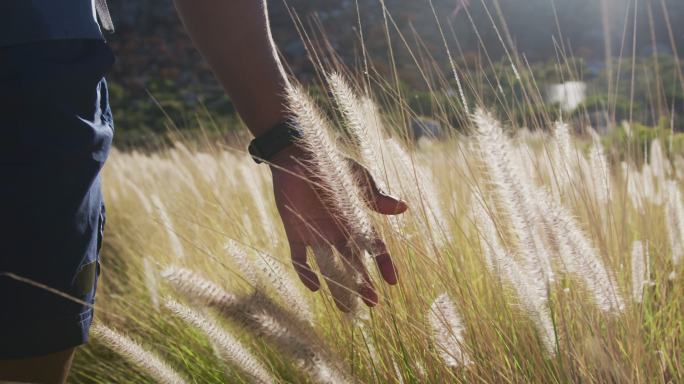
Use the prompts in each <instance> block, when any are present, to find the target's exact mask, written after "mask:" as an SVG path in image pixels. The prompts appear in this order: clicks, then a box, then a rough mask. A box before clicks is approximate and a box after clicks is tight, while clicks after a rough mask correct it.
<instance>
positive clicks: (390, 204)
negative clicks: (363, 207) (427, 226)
mask: <svg viewBox="0 0 684 384" xmlns="http://www.w3.org/2000/svg"><path fill="white" fill-rule="evenodd" d="M345 160H346V161H347V166H348V167H349V170H350V171H351V172H352V175H354V178H355V179H356V180H357V182H358V183H359V187H360V188H361V192H362V193H363V197H364V200H365V202H366V204H367V205H368V207H369V208H370V209H372V210H374V211H375V212H378V213H382V214H383V215H398V214H400V213H403V212H404V211H406V210H407V209H408V205H407V204H406V202H405V201H403V200H401V199H400V198H398V197H394V196H391V195H389V194H387V193H385V192H384V191H383V190H381V189H380V188H379V187H378V184H377V183H376V181H375V179H374V178H373V175H371V173H370V171H368V169H367V168H366V167H364V166H363V165H361V164H360V163H359V162H358V161H356V160H354V159H352V158H349V157H347V158H346V159H345Z"/></svg>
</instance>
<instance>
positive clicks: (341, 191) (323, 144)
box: [287, 86, 373, 248]
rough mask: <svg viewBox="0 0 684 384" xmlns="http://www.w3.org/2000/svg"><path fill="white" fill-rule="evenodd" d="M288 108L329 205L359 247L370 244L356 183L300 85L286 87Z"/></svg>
mask: <svg viewBox="0 0 684 384" xmlns="http://www.w3.org/2000/svg"><path fill="white" fill-rule="evenodd" d="M287 98H288V102H289V108H290V112H291V114H292V116H293V119H294V121H295V124H296V127H297V129H298V130H299V132H300V133H301V139H300V140H299V143H300V145H301V146H302V148H304V150H305V151H306V152H307V153H308V154H309V155H310V159H309V161H310V164H309V166H312V167H313V168H314V170H315V172H314V174H315V175H317V177H319V178H320V180H321V181H322V186H323V187H324V190H323V191H322V192H323V193H324V195H325V196H324V197H325V199H324V200H325V202H326V203H327V204H328V205H329V206H328V209H330V210H332V211H334V212H336V213H337V216H338V217H339V218H340V219H341V221H342V222H343V224H345V225H346V227H348V228H349V230H350V231H351V232H352V234H351V235H352V238H353V239H354V241H356V242H358V243H359V245H360V246H361V247H362V248H367V247H368V248H369V247H370V245H371V239H372V238H373V229H372V225H371V221H370V217H369V215H368V212H367V211H366V207H365V204H364V202H363V199H362V197H361V193H360V191H359V187H358V183H356V181H355V180H354V177H353V176H352V173H351V172H350V169H349V167H348V166H346V164H347V162H346V161H345V159H344V157H343V156H342V155H341V154H340V152H339V151H338V149H337V147H336V145H335V140H334V139H333V137H332V134H331V131H330V128H329V123H328V121H327V119H326V118H325V117H324V116H323V113H322V112H321V111H320V110H319V109H318V107H317V106H316V105H315V104H314V102H313V101H312V100H311V98H310V97H309V96H308V95H307V94H306V92H305V91H304V90H303V89H302V88H301V87H295V86H290V87H288V90H287Z"/></svg>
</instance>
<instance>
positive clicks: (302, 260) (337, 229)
mask: <svg viewBox="0 0 684 384" xmlns="http://www.w3.org/2000/svg"><path fill="white" fill-rule="evenodd" d="M301 159H302V154H301V151H300V150H299V149H297V148H296V147H294V146H293V147H289V148H287V149H285V150H283V151H282V152H280V153H278V154H277V155H276V156H274V158H273V159H272V160H271V162H272V166H271V171H272V173H273V189H274V194H275V201H276V206H277V207H278V212H280V216H281V218H282V220H283V224H284V226H285V233H286V235H287V239H288V243H289V246H290V252H291V254H292V263H293V264H294V268H295V270H296V271H297V274H298V275H299V278H300V279H301V280H302V283H304V285H306V287H307V288H309V289H310V290H312V291H317V290H318V289H319V288H320V280H319V279H318V276H316V273H315V272H314V271H313V270H311V268H310V267H309V265H308V263H307V257H306V248H307V247H312V248H314V249H316V248H319V249H320V248H321V247H328V248H329V247H331V246H332V247H334V248H335V249H336V250H337V251H338V252H339V254H340V255H341V256H342V257H343V258H344V261H345V262H346V263H348V265H350V266H351V267H353V268H354V269H355V270H356V272H357V274H358V275H359V276H360V277H361V279H362V281H361V282H360V283H359V284H357V286H356V287H341V288H343V289H356V291H357V292H358V293H359V295H360V296H361V298H362V299H363V301H364V303H366V305H368V306H374V305H375V304H377V303H378V295H377V293H376V292H375V288H374V287H373V283H372V281H371V279H370V277H369V275H368V271H366V268H365V267H364V265H363V263H362V261H361V257H362V256H363V254H362V252H363V251H362V250H359V249H358V248H357V247H355V246H354V245H353V239H350V238H349V233H351V232H352V231H350V230H349V228H345V224H344V223H343V222H342V221H341V220H340V219H339V218H336V217H334V214H333V213H331V212H330V211H329V209H328V207H327V206H326V203H325V202H324V201H323V200H322V199H323V195H322V193H321V187H322V186H320V185H317V184H316V183H315V182H312V181H311V175H310V172H309V171H308V170H307V168H306V167H305V166H303V165H302V162H301ZM347 161H350V162H351V163H350V164H349V166H350V169H351V170H352V172H353V173H354V174H355V179H357V180H361V185H360V187H361V191H362V193H363V194H364V200H365V201H366V203H367V204H368V206H369V207H370V208H371V209H373V210H374V211H376V212H379V213H382V214H385V215H397V214H400V213H402V212H404V211H406V209H407V205H406V203H405V202H403V201H401V200H399V199H397V198H395V197H392V196H389V195H387V194H385V193H384V192H382V191H381V190H380V189H379V188H378V187H377V185H376V184H375V182H374V181H373V179H372V177H371V176H370V174H369V173H368V171H367V170H366V169H365V168H364V167H363V166H361V165H360V164H359V163H357V162H355V161H353V160H351V159H348V160H347ZM341 166H342V165H341ZM372 243H373V249H374V253H375V254H374V255H373V256H374V257H375V261H376V263H377V265H378V269H379V270H380V274H381V275H382V277H383V278H384V279H385V281H386V282H387V283H388V284H391V285H394V284H396V283H397V271H396V268H395V266H394V263H393V262H392V259H391V257H390V255H389V252H388V251H387V247H386V246H385V243H384V242H383V241H382V239H381V238H380V237H379V236H377V235H376V237H375V238H374V239H372ZM326 277H328V276H326ZM335 283H336V282H332V284H335ZM328 285H329V286H330V285H331V282H330V281H329V284H328ZM330 288H331V293H332V294H333V298H334V299H335V303H336V304H337V306H338V308H340V309H341V310H343V311H348V310H349V308H348V307H347V306H346V305H345V304H344V302H345V300H343V298H342V297H341V296H342V294H343V293H344V291H341V290H340V289H333V287H330ZM336 288H340V287H336Z"/></svg>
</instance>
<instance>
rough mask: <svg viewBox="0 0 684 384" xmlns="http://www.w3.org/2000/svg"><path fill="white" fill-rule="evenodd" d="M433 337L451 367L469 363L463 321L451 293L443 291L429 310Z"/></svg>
mask: <svg viewBox="0 0 684 384" xmlns="http://www.w3.org/2000/svg"><path fill="white" fill-rule="evenodd" d="M428 322H429V323H430V327H431V329H432V337H433V340H434V342H435V344H436V345H437V346H438V348H439V355H440V357H441V358H442V360H443V361H444V362H445V363H446V364H447V365H448V366H450V367H458V366H462V365H469V364H471V363H472V361H471V360H470V357H469V356H468V354H467V353H466V352H465V350H464V349H463V346H464V340H463V331H464V326H463V321H462V320H461V316H460V315H459V314H458V311H457V310H456V305H455V304H454V302H453V301H452V300H451V298H450V297H449V295H447V294H446V293H443V294H441V295H439V296H437V298H436V299H435V300H434V301H433V302H432V305H430V310H429V312H428Z"/></svg>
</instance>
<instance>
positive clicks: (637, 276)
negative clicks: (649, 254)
mask: <svg viewBox="0 0 684 384" xmlns="http://www.w3.org/2000/svg"><path fill="white" fill-rule="evenodd" d="M647 262H648V261H647V260H646V259H645V257H644V246H643V244H642V243H641V241H639V240H634V242H633V243H632V299H633V300H634V302H636V303H641V301H642V300H643V297H644V286H645V285H646V283H647V281H648V276H646V269H647V268H646V263H647Z"/></svg>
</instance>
